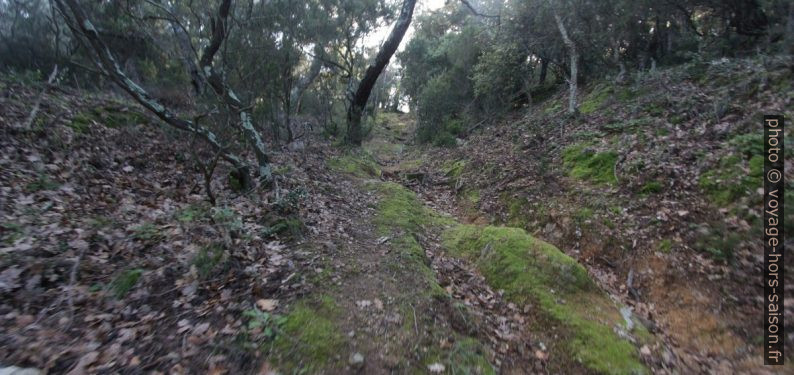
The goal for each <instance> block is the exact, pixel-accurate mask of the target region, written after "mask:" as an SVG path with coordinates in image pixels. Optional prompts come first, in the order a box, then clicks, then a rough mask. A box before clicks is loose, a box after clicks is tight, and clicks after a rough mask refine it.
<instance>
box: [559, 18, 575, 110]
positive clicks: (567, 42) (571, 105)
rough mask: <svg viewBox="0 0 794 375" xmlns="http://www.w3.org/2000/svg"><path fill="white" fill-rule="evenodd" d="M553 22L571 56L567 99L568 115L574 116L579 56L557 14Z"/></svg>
mask: <svg viewBox="0 0 794 375" xmlns="http://www.w3.org/2000/svg"><path fill="white" fill-rule="evenodd" d="M554 20H555V21H557V28H558V29H560V35H562V41H563V43H565V46H567V47H568V53H569V54H570V55H571V77H570V78H569V79H568V87H569V88H570V91H571V92H570V97H569V98H568V113H570V114H575V113H576V111H577V106H576V91H577V88H576V78H577V76H578V74H579V72H578V65H577V63H578V59H579V54H578V52H577V51H576V45H575V44H574V43H573V40H571V38H570V37H569V36H568V30H566V29H565V25H563V23H562V19H561V18H560V15H559V14H557V12H556V11H555V12H554Z"/></svg>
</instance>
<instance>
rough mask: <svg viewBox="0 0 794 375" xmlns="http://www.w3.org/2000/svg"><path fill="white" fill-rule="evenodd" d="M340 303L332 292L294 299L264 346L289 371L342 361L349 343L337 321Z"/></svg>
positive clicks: (313, 369)
mask: <svg viewBox="0 0 794 375" xmlns="http://www.w3.org/2000/svg"><path fill="white" fill-rule="evenodd" d="M341 313H342V312H341V311H340V309H339V307H338V306H337V305H336V303H335V302H334V300H333V298H331V297H329V296H320V297H319V298H316V299H314V300H303V301H300V302H297V303H295V304H294V305H293V306H292V307H291V309H290V312H289V313H288V314H286V315H285V316H283V317H282V318H281V319H279V320H280V321H281V322H282V323H281V325H280V327H279V328H278V332H277V334H276V336H275V339H274V340H273V342H272V343H271V344H272V345H270V344H266V345H265V348H269V349H270V352H269V354H270V356H271V358H274V359H276V360H277V361H278V363H279V364H280V365H281V367H282V369H284V370H292V372H287V373H315V372H317V371H320V370H328V369H332V368H338V367H340V366H342V365H343V360H344V358H342V357H341V354H344V353H346V350H345V349H346V346H347V343H346V341H345V336H344V335H342V333H341V332H340V331H339V329H338V328H337V326H336V325H335V323H334V321H335V319H338V317H339V314H341Z"/></svg>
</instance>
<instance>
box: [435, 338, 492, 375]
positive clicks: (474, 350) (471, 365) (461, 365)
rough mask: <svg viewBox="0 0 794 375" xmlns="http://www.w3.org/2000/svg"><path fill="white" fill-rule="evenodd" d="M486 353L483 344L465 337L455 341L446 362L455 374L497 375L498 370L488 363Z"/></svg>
mask: <svg viewBox="0 0 794 375" xmlns="http://www.w3.org/2000/svg"><path fill="white" fill-rule="evenodd" d="M486 353H487V349H486V348H485V347H484V346H483V344H481V343H480V342H479V341H477V340H475V339H473V338H470V337H465V338H461V339H459V340H455V344H454V345H453V346H452V350H450V352H449V354H448V356H447V358H446V361H445V362H446V363H448V364H449V370H450V371H451V373H453V374H478V375H495V374H496V370H495V369H494V367H493V366H491V364H490V363H488V359H487V358H486Z"/></svg>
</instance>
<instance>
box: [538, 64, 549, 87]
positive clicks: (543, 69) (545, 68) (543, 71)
mask: <svg viewBox="0 0 794 375" xmlns="http://www.w3.org/2000/svg"><path fill="white" fill-rule="evenodd" d="M548 71H549V59H540V78H539V79H538V85H543V84H544V83H546V74H547V73H548Z"/></svg>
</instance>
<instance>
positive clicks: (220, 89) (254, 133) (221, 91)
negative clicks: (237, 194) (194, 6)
mask: <svg viewBox="0 0 794 375" xmlns="http://www.w3.org/2000/svg"><path fill="white" fill-rule="evenodd" d="M230 7H231V0H223V2H222V3H221V5H220V7H219V8H218V17H216V18H214V19H213V22H212V38H211V39H210V44H208V45H207V47H206V48H205V49H204V52H203V53H202V54H201V59H200V60H199V68H200V70H201V73H203V75H204V79H205V80H206V82H207V83H209V86H210V87H211V88H212V90H213V91H215V93H216V94H217V95H218V96H219V97H221V98H223V101H224V102H225V104H226V106H227V107H228V108H229V110H230V111H231V112H232V113H233V114H234V115H235V116H237V117H239V119H240V128H241V129H242V131H243V135H244V136H245V138H246V139H247V140H248V143H249V144H250V145H251V147H252V148H253V149H254V155H256V161H257V164H258V170H257V173H258V175H259V179H260V181H261V182H262V183H263V184H265V185H267V186H269V185H270V184H271V183H272V182H273V174H272V172H271V171H270V157H269V156H268V155H267V148H266V147H265V143H264V142H263V141H262V137H261V136H260V135H259V131H258V130H257V129H256V127H254V124H253V122H252V120H251V115H250V114H249V113H248V111H246V109H245V107H244V106H243V103H242V102H241V101H240V98H239V97H237V95H236V94H235V93H234V91H232V89H231V88H230V87H229V86H228V85H227V84H226V81H225V80H224V79H223V77H222V76H221V75H220V74H218V73H215V69H214V68H213V64H212V61H213V59H214V58H215V53H216V52H218V50H219V49H220V47H221V44H222V43H223V40H224V39H225V37H226V35H225V32H226V18H227V17H228V15H229V8H230Z"/></svg>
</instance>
